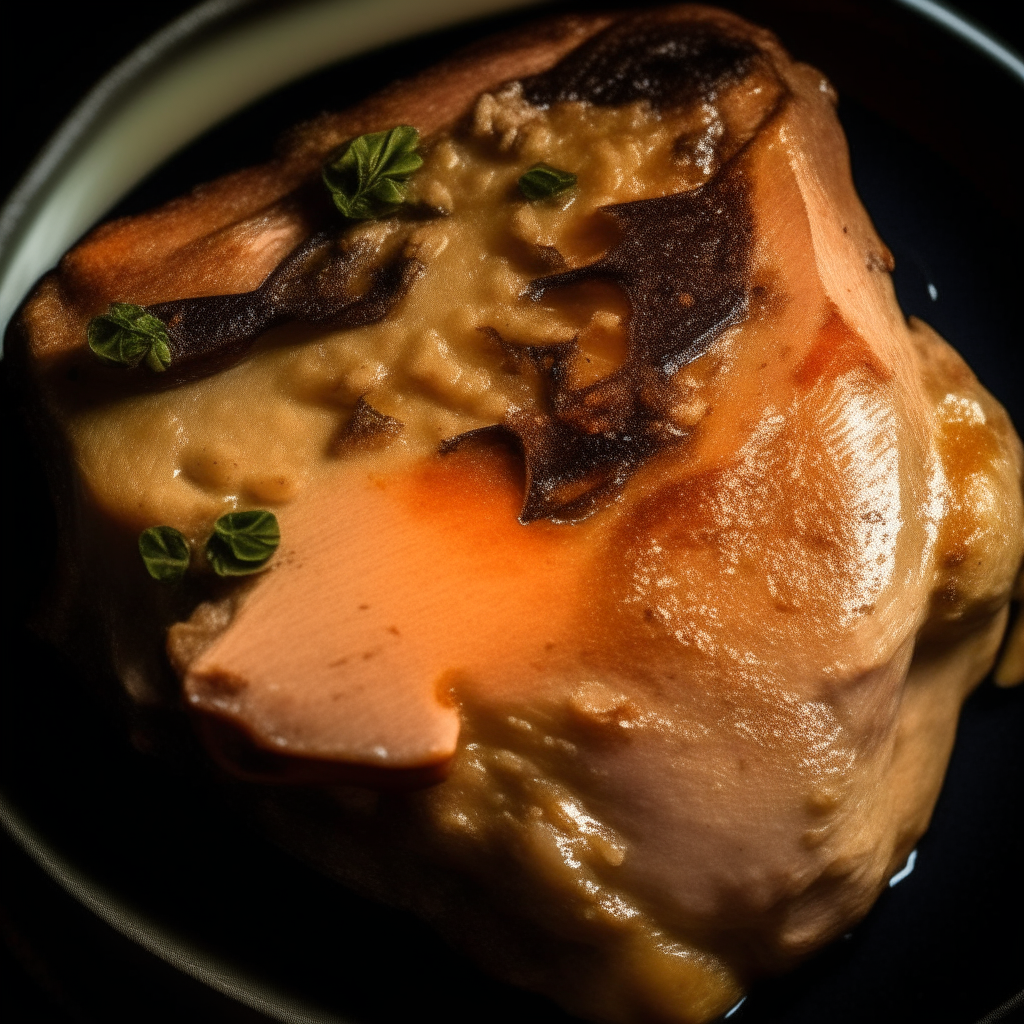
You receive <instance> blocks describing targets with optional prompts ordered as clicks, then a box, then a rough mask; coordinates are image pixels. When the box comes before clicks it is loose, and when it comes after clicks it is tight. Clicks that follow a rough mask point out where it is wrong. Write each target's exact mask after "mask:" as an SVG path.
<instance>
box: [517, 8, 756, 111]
mask: <svg viewBox="0 0 1024 1024" xmlns="http://www.w3.org/2000/svg"><path fill="white" fill-rule="evenodd" d="M757 53H758V49H757V46H756V45H755V44H754V43H753V42H751V41H750V40H749V39H744V38H741V37H738V36H734V35H731V34H730V33H729V32H728V31H727V30H726V29H724V28H723V27H721V26H718V25H715V24H713V23H708V22H706V21H686V20H683V21H666V20H665V19H664V17H658V16H657V15H651V16H645V17H638V18H629V19H623V20H622V21H620V22H616V23H615V24H613V25H611V26H609V27H608V28H606V29H605V30H604V31H603V32H599V33H598V34H597V35H596V36H594V37H593V38H591V39H589V40H587V42H585V43H584V44H583V45H582V46H579V47H577V49H575V50H573V51H572V52H571V53H569V54H568V55H567V56H566V57H564V58H563V59H562V60H561V61H559V62H558V63H557V64H556V65H555V66H554V67H552V68H550V69H549V70H547V71H543V72H541V73H540V74H538V75H533V76H531V77H530V78H524V79H523V80H522V85H523V95H524V96H525V97H526V99H527V100H528V101H529V102H530V103H532V104H534V105H535V106H538V107H549V106H551V105H552V104H553V103H564V102H584V103H595V104H598V105H600V106H619V105H621V104H624V103H635V102H636V101H637V100H648V101H650V103H651V105H652V106H654V107H656V108H658V107H664V106H682V105H684V104H688V103H692V102H694V101H697V100H708V99H712V98H714V96H715V95H716V94H717V93H718V91H719V90H721V89H722V88H724V87H725V86H728V85H731V84H732V83H733V82H737V81H739V80H740V79H741V78H743V77H744V76H745V75H746V74H747V73H748V71H749V70H750V67H751V64H752V62H753V61H754V59H755V57H756V56H757Z"/></svg>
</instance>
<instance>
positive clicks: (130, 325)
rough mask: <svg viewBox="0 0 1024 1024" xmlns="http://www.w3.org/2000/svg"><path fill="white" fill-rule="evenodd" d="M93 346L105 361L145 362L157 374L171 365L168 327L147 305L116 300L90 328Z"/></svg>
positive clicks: (87, 331)
mask: <svg viewBox="0 0 1024 1024" xmlns="http://www.w3.org/2000/svg"><path fill="white" fill-rule="evenodd" d="M86 338H87V339H88V342H89V348H90V349H92V351H93V352H94V353H95V354H96V355H97V356H99V358H100V359H102V360H103V361H104V362H105V363H111V364H113V365H115V366H126V367H134V366H138V365H139V363H145V364H146V366H148V367H149V369H151V370H154V371H156V372H157V373H160V372H162V371H163V370H166V369H167V367H168V366H170V365H171V349H170V344H169V339H168V336H167V327H166V325H165V324H164V322H163V321H162V320H161V319H160V318H159V317H157V316H154V315H153V314H152V313H149V312H147V311H146V309H145V307H143V306H136V305H135V304H134V303H131V302H112V303H111V304H110V306H109V307H108V309H107V311H106V313H103V314H102V315H100V316H95V317H93V318H92V320H90V321H89V326H88V327H87V328H86Z"/></svg>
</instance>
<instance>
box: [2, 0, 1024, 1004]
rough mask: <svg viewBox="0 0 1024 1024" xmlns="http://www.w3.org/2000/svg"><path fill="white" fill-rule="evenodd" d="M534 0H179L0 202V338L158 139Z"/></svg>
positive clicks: (88, 897)
mask: <svg viewBox="0 0 1024 1024" xmlns="http://www.w3.org/2000/svg"><path fill="white" fill-rule="evenodd" d="M544 2H545V0H429V2H425V0H283V2H282V0H277V2H275V0H269V2H268V0H207V2H206V3H203V4H200V5H199V6H198V7H195V8H193V9H192V10H191V11H189V12H187V13H186V14H185V15H183V16H182V17H180V18H178V19H177V20H176V21H174V22H172V23H171V24H170V25H168V26H167V27H166V28H165V29H163V30H162V31H160V32H158V33H157V34H156V35H155V36H153V37H152V38H151V39H149V40H148V41H147V42H145V43H143V44H142V46H140V47H139V48H138V49H136V50H135V51H133V52H132V53H131V54H130V55H129V56H128V57H127V58H126V59H125V60H124V61H122V62H121V63H120V64H118V65H117V67H115V68H114V69H113V70H112V71H111V72H110V73H109V74H108V75H107V76H106V77H105V78H103V79H102V80H101V81H100V82H99V84H98V85H96V86H95V88H94V89H93V90H92V91H91V92H90V93H89V94H88V95H87V96H86V97H85V99H84V100H83V101H82V102H81V103H80V104H79V105H78V106H77V107H76V108H75V110H74V111H72V113H71V114H70V116H69V117H68V118H67V120H66V121H65V122H64V123H63V124H62V125H61V127H60V128H59V129H58V131H57V132H56V134H55V135H54V136H53V137H52V139H51V140H50V141H49V143H48V144H47V145H46V147H45V148H44V149H43V150H42V152H41V153H40V155H39V157H38V158H37V159H36V161H35V162H34V163H33V164H32V166H31V167H30V169H29V171H28V172H27V174H26V175H25V177H24V178H23V179H22V181H21V182H20V184H19V185H18V186H17V188H16V189H15V190H14V192H13V193H12V194H11V196H10V198H9V199H8V201H7V202H6V203H5V204H4V207H3V209H2V211H0V339H2V335H3V331H5V330H6V327H7V324H8V322H9V320H10V318H11V316H12V315H13V314H14V312H15V311H16V309H17V308H18V306H19V304H20V303H21V301H22V300H23V298H24V297H25V295H27V294H28V292H29V290H30V289H31V288H32V286H33V285H34V284H35V282H36V281H37V280H38V279H39V277H40V276H41V275H42V274H43V273H44V272H45V271H46V270H48V269H49V268H50V267H52V266H54V265H55V264H56V262H57V260H58V259H59V258H60V257H61V255H62V254H63V253H64V252H66V251H67V249H69V248H70V247H71V246H72V245H73V244H74V242H75V241H76V240H77V239H78V238H79V237H80V236H81V235H82V233H83V232H84V231H86V230H87V229H88V228H89V227H91V226H92V225H93V224H94V223H96V222H97V221H98V220H99V219H100V218H102V216H103V215H104V214H105V213H106V212H107V211H108V210H109V209H110V208H111V207H112V206H113V205H114V204H115V203H116V202H117V201H118V200H119V199H121V198H122V196H124V195H125V194H126V193H127V192H128V191H130V189H131V188H132V187H133V186H134V185H136V184H137V183H138V182H139V181H141V180H142V179H143V178H144V177H145V176H146V175H147V174H148V173H149V172H150V171H152V170H154V169H155V168H156V167H158V166H159V165H160V164H161V163H162V162H163V161H164V160H165V159H167V157H169V156H170V155H171V154H172V153H174V152H175V151H177V150H178V149H180V148H181V147H182V146H184V145H186V144H187V143H188V142H190V141H191V140H192V139H194V138H196V137H197V136H199V135H200V134H202V132H204V131H205V130H206V129H208V128H210V127H212V126H213V125H215V124H217V123H218V122H220V121H222V120H224V119H225V118H227V117H229V116H230V115H231V114H233V113H235V112H237V111H238V110H240V109H242V108H243V107H244V106H246V104H248V103H250V102H252V101H253V100H255V99H257V98H258V97H260V96H263V95H266V94H267V93H269V92H271V91H273V90H274V89H276V88H279V87H280V86H283V85H285V84H287V83H288V82H292V81H295V80H296V79H299V78H301V77H302V76H304V75H307V74H310V73H311V72H314V71H316V70H319V69H320V68H324V67H327V66H329V65H330V64H333V63H335V62H336V61H339V60H342V59H344V58H346V57H352V56H355V55H356V54H359V53H363V52H366V51H368V50H372V49H374V48H376V47H380V46H385V45H387V44H390V43H395V42H398V41H400V40H403V39H408V38H410V37H413V36H416V35H419V34H422V33H425V32H430V31H433V30H436V29H442V28H445V27H448V26H452V25H455V24H458V23H460V22H463V21H467V20H470V19H475V18H483V17H487V16H488V15H493V14H500V13H502V12H507V11H511V10H515V9H518V8H523V7H528V6H535V5H539V4H542V3H544ZM724 2H725V4H726V5H727V4H728V0H724ZM893 2H894V3H896V4H898V5H899V6H903V7H907V8H910V9H912V10H913V11H915V12H916V13H918V14H920V15H922V16H924V17H926V18H928V19H929V20H931V21H933V22H935V23H936V24H938V25H941V26H942V27H943V28H945V29H946V30H947V31H949V32H951V33H952V34H954V35H956V36H958V37H960V38H961V39H962V40H963V41H965V42H967V43H969V44H970V45H971V46H974V47H975V48H977V49H978V50H980V51H982V52H983V53H985V54H986V55H987V56H988V57H989V58H990V59H992V60H993V61H995V62H996V63H997V64H999V65H1001V66H1002V67H1003V68H1004V69H1006V70H1008V71H1009V72H1010V73H1011V74H1012V75H1013V76H1014V77H1015V78H1016V79H1017V80H1018V82H1019V83H1020V84H1024V61H1022V60H1021V58H1020V57H1019V56H1018V55H1017V54H1016V53H1014V52H1013V51H1012V50H1010V49H1008V48H1007V47H1005V46H1004V45H1003V44H1001V43H1000V42H998V41H997V40H995V39H993V38H992V37H991V36H989V35H987V34H986V33H985V32H983V31H982V30H981V29H979V28H977V27H976V26H974V25H972V24H971V23H970V22H969V21H967V20H966V19H965V18H963V17H962V16H961V15H959V14H958V13H956V12H955V11H952V10H950V9H949V8H947V7H944V6H943V5H941V4H939V3H936V2H934V0H893ZM0 345H2V341H0ZM0 351H2V348H0ZM0 825H2V826H3V827H4V828H5V829H6V830H7V832H8V833H9V834H10V835H11V836H12V837H13V838H14V840H15V841H16V842H17V843H18V844H19V845H20V846H21V847H22V848H23V849H24V850H25V851H26V852H27V853H28V854H29V855H30V856H31V857H32V858H33V859H34V860H35V861H36V862H37V863H38V864H39V865H40V867H42V868H43V870H45V871H46V873H47V874H48V875H49V876H50V877H51V878H52V879H53V880H54V881H56V882H57V883H58V884H59V885H60V886H61V887H62V888H63V889H65V890H66V891H67V892H68V893H69V894H70V895H71V896H73V897H74V898H75V899H76V900H78V901H79V902H81V903H83V904H84V905H85V906H87V907H88V908H89V909H90V910H92V911H93V912H94V913H95V914H96V915H97V916H98V917H100V918H101V919H102V920H104V921H105V922H106V923H107V924H109V925H110V926H111V927H113V928H114V929H115V930H117V931H118V932H120V933H121V934H122V935H124V936H126V937H127V938H129V939H131V940H132V941H134V942H136V943H138V944H139V945H141V946H142V947H143V948H145V949H147V950H148V951H149V952H151V953H153V954H155V955H156V956H158V957H160V958H161V959H162V960H164V961H166V962H167V963H169V964H170V965H171V966H173V967H175V968H177V969H178V970H180V971H182V972H183V973H185V974H187V975H189V976H191V977H192V978H194V979H196V980H197V981H199V982H202V983H203V984H205V985H207V986H209V987H210V988H212V989H214V990H216V991H218V992H220V993H222V994H224V995H226V996H228V997H230V998H232V999H235V1000H237V1001H238V1002H240V1003H242V1004H244V1005H246V1006H248V1007H250V1008H252V1009H254V1010H257V1011H258V1012H260V1013H263V1014H265V1015H266V1016H268V1017H270V1018H272V1019H275V1020H279V1021H282V1022H285V1024H352V1022H351V1021H350V1020H347V1019H346V1018H344V1017H340V1016H338V1015H337V1014H336V1013H334V1012H332V1011H328V1010H325V1009H323V1008H320V1007H316V1006H313V1005H312V1004H310V1003H308V1002H307V1001H305V1000H303V999H301V998H300V997H297V996H294V995H292V994H290V993H285V992H282V991H281V990H279V989H275V988H273V987H271V986H269V985H267V983H266V981H265V980H261V979H259V978H257V977H254V976H250V975H247V974H246V973H245V972H243V971H242V970H240V969H239V968H238V967H237V966H236V965H234V964H230V963H229V962H227V961H225V960H222V959H218V958H216V957H214V956H213V955H212V954H211V953H210V952H209V951H207V950H201V951H200V950H196V949H194V948H193V946H192V945H191V943H190V942H189V941H188V940H187V939H186V938H184V937H183V936H181V935H177V934H174V933H173V932H171V931H170V930H168V929H167V928H166V927H165V926H163V925H161V924H160V923H158V922H157V921H154V920H152V919H151V918H149V917H147V916H146V915H145V914H143V913H142V912H141V911H140V910H139V909H138V908H136V907H132V906H130V905H129V904H128V903H127V902H125V901H124V900H123V899H121V898H120V897H118V896H117V895H116V894H115V893H113V892H112V891H110V890H108V889H107V888H106V887H104V886H102V885H101V884H99V883H98V882H96V880H95V879H92V878H90V877H89V876H88V875H86V874H85V873H84V872H82V871H80V870H79V869H78V868H76V867H75V865H73V864H72V863H71V862H70V861H68V860H67V858H65V857H63V856H62V855H61V854H60V853H59V852H58V851H56V850H54V849H52V848H51V847H50V845H49V844H48V843H47V842H46V841H45V839H44V838H43V837H42V836H41V835H40V834H39V833H38V832H37V831H36V829H34V828H33V826H32V825H31V823H30V822H29V821H28V820H26V819H25V817H24V816H23V815H22V814H21V813H20V812H19V810H18V808H17V807H16V806H15V805H14V804H12V803H11V802H10V801H9V800H8V799H7V798H6V797H5V796H4V794H3V793H2V792H0Z"/></svg>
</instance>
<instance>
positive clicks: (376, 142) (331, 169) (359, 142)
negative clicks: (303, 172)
mask: <svg viewBox="0 0 1024 1024" xmlns="http://www.w3.org/2000/svg"><path fill="white" fill-rule="evenodd" d="M419 142H420V133H419V132H418V131H417V130H416V129H415V128H413V127H412V126H411V125H407V124H400V125H398V126H396V127H395V128H390V129H388V131H385V132H371V133H370V134H369V135H360V136H358V137H357V138H355V139H352V140H351V141H350V142H347V143H345V145H344V146H341V147H340V148H339V149H336V150H335V151H334V152H333V153H332V154H331V155H330V156H329V157H328V158H327V161H326V163H325V164H324V167H323V180H324V184H325V185H326V186H327V189H328V191H329V192H330V193H331V198H332V199H333V200H334V205H335V206H336V207H337V208H338V210H339V211H340V212H341V213H342V214H343V215H344V216H345V217H348V218H350V219H351V220H374V219H376V218H378V217H383V216H385V215H387V214H389V213H391V212H392V211H394V210H395V209H396V208H397V207H398V206H400V205H401V204H402V203H403V202H405V193H406V182H408V180H409V178H410V177H411V176H412V175H413V173H415V172H416V171H417V170H419V168H420V167H422V166H423V157H421V156H420V155H419V153H417V152H416V149H417V147H418V146H419Z"/></svg>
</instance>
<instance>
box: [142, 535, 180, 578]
mask: <svg viewBox="0 0 1024 1024" xmlns="http://www.w3.org/2000/svg"><path fill="white" fill-rule="evenodd" d="M139 554H140V555H142V561H143V563H144V564H145V566H146V572H148V573H149V575H150V576H152V577H153V579H155V580H160V582H161V583H177V582H178V580H180V579H181V578H182V576H184V575H185V571H186V570H187V569H188V563H189V560H190V558H191V552H190V551H189V548H188V541H187V540H185V535H184V534H183V533H181V532H180V531H178V530H176V529H175V528H174V527H173V526H151V527H150V528H149V529H148V530H143V531H142V533H140V534H139Z"/></svg>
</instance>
